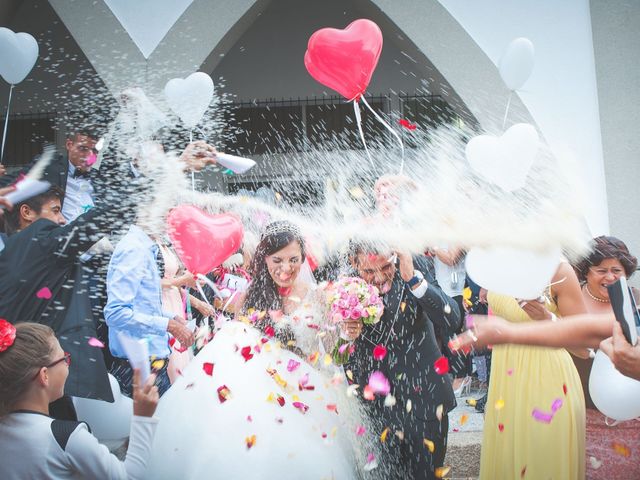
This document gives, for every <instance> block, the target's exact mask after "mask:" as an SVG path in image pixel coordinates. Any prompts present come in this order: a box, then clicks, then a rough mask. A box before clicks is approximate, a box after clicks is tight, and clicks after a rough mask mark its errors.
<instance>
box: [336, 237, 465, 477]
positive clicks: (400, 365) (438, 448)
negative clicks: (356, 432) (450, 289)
mask: <svg viewBox="0 0 640 480" xmlns="http://www.w3.org/2000/svg"><path fill="white" fill-rule="evenodd" d="M396 257H397V259H396ZM350 259H351V263H352V266H353V268H354V270H355V271H356V273H357V274H358V275H359V276H360V277H361V278H362V279H363V280H365V281H366V282H367V283H369V284H372V285H374V286H376V287H377V288H378V290H379V291H380V295H381V296H382V298H383V302H384V305H385V307H384V313H383V315H382V318H381V320H380V321H379V322H378V323H377V324H375V325H364V327H363V331H362V333H361V334H360V336H359V337H357V339H356V341H355V352H354V353H353V355H352V357H351V358H350V360H349V362H348V364H347V368H348V369H350V370H351V371H352V372H353V378H354V382H355V383H357V384H359V385H361V386H365V385H367V384H368V377H369V375H370V374H371V372H373V371H374V370H378V371H380V372H382V373H383V374H384V376H385V377H386V378H387V379H388V380H389V382H390V383H391V387H392V390H391V393H392V395H393V397H394V399H395V407H385V406H384V403H385V399H384V398H378V399H376V400H374V401H367V400H365V401H364V406H365V408H366V410H367V412H368V416H369V417H370V419H371V420H372V421H373V422H375V424H376V425H377V426H379V427H380V429H384V428H386V427H390V429H391V432H396V431H399V432H401V438H399V437H397V436H395V435H389V437H392V438H389V439H387V442H385V444H384V447H385V448H386V449H388V452H387V453H388V455H389V457H388V459H385V460H384V461H385V462H391V463H392V464H393V465H394V468H398V472H401V471H403V469H406V470H407V472H405V473H406V475H408V476H409V477H408V478H428V479H434V478H437V477H436V473H435V472H436V469H438V468H439V467H442V465H443V464H444V457H445V453H446V448H447V435H448V430H449V416H448V414H449V412H450V411H451V410H453V408H455V406H456V400H455V396H454V394H453V390H452V388H451V380H450V378H449V376H448V375H446V369H445V370H443V371H437V369H436V362H438V361H439V359H440V357H441V353H440V350H439V348H438V345H437V343H436V339H435V334H434V325H435V324H438V325H440V326H441V327H442V330H443V331H448V332H450V333H451V334H452V333H453V332H454V331H456V330H457V329H458V328H459V326H460V312H459V310H458V305H457V304H456V303H455V302H454V301H453V300H452V299H451V298H450V297H448V296H447V295H446V294H444V292H443V291H442V290H441V289H440V287H439V286H438V283H437V281H436V279H435V276H434V270H433V263H432V260H431V259H427V258H426V257H423V256H419V257H412V256H411V255H409V254H408V253H398V254H397V255H392V254H391V253H390V252H382V251H378V249H376V248H375V246H373V245H369V244H368V243H364V242H352V244H351V248H350ZM430 260H431V261H430ZM376 348H378V349H379V348H384V349H385V350H386V355H385V356H383V358H382V359H380V357H378V358H374V356H373V355H372V352H373V350H374V349H376ZM440 363H441V361H440ZM425 439H427V440H428V441H429V442H433V443H431V444H425ZM428 445H431V447H429V446H428ZM399 475H400V473H399Z"/></svg>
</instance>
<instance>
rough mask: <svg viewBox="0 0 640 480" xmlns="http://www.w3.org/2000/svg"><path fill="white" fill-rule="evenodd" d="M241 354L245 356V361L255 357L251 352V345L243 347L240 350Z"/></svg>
mask: <svg viewBox="0 0 640 480" xmlns="http://www.w3.org/2000/svg"><path fill="white" fill-rule="evenodd" d="M240 355H242V357H243V358H244V361H245V362H248V361H249V360H251V359H252V358H253V353H251V347H242V349H241V350H240Z"/></svg>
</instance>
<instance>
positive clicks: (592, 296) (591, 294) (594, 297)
mask: <svg viewBox="0 0 640 480" xmlns="http://www.w3.org/2000/svg"><path fill="white" fill-rule="evenodd" d="M584 288H585V290H586V291H587V295H589V296H590V297H591V299H592V300H595V301H596V302H600V303H609V300H608V299H607V300H605V299H604V298H599V297H596V296H595V295H594V294H593V293H591V290H589V287H588V286H587V284H586V283H585V285H584Z"/></svg>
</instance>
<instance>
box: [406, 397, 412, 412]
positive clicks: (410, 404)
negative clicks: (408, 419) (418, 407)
mask: <svg viewBox="0 0 640 480" xmlns="http://www.w3.org/2000/svg"><path fill="white" fill-rule="evenodd" d="M412 407H413V403H411V400H410V399H409V400H407V403H406V405H405V406H404V408H405V410H406V411H407V413H411V408H412Z"/></svg>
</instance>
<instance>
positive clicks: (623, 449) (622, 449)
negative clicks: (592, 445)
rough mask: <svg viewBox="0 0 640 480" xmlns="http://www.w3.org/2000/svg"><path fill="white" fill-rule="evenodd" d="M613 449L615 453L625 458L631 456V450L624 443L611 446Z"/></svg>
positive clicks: (614, 443)
mask: <svg viewBox="0 0 640 480" xmlns="http://www.w3.org/2000/svg"><path fill="white" fill-rule="evenodd" d="M611 447H612V448H613V451H614V452H616V453H617V454H618V455H621V456H623V457H628V456H629V455H631V449H629V447H627V446H626V445H624V444H622V443H619V442H613V443H612V444H611Z"/></svg>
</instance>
